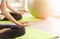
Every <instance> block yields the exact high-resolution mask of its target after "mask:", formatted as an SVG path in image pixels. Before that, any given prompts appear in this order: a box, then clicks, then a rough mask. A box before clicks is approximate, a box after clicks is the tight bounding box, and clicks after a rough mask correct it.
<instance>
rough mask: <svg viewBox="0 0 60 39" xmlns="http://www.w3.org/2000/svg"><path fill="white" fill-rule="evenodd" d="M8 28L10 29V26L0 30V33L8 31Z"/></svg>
mask: <svg viewBox="0 0 60 39" xmlns="http://www.w3.org/2000/svg"><path fill="white" fill-rule="evenodd" d="M8 30H10V28H4V29H2V30H0V33H4V32H5V31H8Z"/></svg>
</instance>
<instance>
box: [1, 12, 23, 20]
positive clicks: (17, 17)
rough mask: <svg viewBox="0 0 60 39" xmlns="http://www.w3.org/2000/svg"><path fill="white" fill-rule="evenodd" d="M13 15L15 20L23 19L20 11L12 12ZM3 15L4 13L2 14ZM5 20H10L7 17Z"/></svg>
mask: <svg viewBox="0 0 60 39" xmlns="http://www.w3.org/2000/svg"><path fill="white" fill-rule="evenodd" d="M10 14H11V16H12V17H13V18H14V19H15V20H21V19H22V15H21V14H18V13H14V12H10ZM1 15H3V14H1ZM3 20H8V19H7V18H4V19H3Z"/></svg>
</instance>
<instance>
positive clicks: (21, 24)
mask: <svg viewBox="0 0 60 39" xmlns="http://www.w3.org/2000/svg"><path fill="white" fill-rule="evenodd" d="M16 25H18V26H23V27H26V26H29V25H30V24H29V23H28V22H22V23H20V22H19V23H16Z"/></svg>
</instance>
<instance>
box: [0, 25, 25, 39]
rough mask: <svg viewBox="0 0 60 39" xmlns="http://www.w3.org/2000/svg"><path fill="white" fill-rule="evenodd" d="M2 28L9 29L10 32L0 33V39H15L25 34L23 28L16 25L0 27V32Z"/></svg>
mask: <svg viewBox="0 0 60 39" xmlns="http://www.w3.org/2000/svg"><path fill="white" fill-rule="evenodd" d="M4 28H10V29H11V30H8V31H5V32H4V33H0V39H2V38H16V37H20V36H22V35H24V34H25V28H24V27H23V26H17V25H0V30H1V29H4Z"/></svg>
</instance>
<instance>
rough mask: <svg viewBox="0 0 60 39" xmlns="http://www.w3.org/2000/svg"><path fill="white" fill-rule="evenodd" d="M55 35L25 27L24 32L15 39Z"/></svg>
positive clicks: (51, 36) (46, 37)
mask: <svg viewBox="0 0 60 39" xmlns="http://www.w3.org/2000/svg"><path fill="white" fill-rule="evenodd" d="M53 37H55V36H54V35H51V34H48V33H46V32H42V31H39V30H36V29H32V28H26V34H25V35H24V36H22V37H17V38H15V39H49V38H53Z"/></svg>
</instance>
